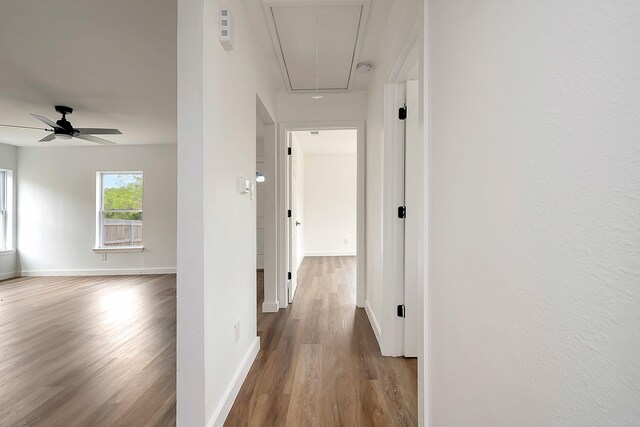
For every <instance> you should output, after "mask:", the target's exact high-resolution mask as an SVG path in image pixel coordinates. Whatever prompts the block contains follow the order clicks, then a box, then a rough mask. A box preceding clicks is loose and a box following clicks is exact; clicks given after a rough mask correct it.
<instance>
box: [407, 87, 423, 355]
mask: <svg viewBox="0 0 640 427" xmlns="http://www.w3.org/2000/svg"><path fill="white" fill-rule="evenodd" d="M418 87H419V86H418V81H416V80H409V81H407V85H406V90H407V93H406V105H407V119H406V121H405V149H404V158H405V168H404V172H405V173H404V196H405V206H406V207H407V216H406V219H405V221H404V236H405V238H404V305H405V318H404V355H405V357H418V354H419V351H420V345H421V342H422V328H421V317H422V304H421V301H422V297H421V295H422V294H421V291H420V290H421V289H422V264H423V262H422V254H423V236H422V235H423V231H422V229H423V226H422V211H423V208H422V206H423V194H424V193H423V184H422V183H423V170H424V167H423V164H422V159H423V148H422V147H423V144H422V141H421V140H420V123H419V108H420V107H419V92H418Z"/></svg>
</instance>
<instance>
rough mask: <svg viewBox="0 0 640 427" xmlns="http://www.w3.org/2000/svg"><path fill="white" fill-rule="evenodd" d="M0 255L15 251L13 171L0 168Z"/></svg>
mask: <svg viewBox="0 0 640 427" xmlns="http://www.w3.org/2000/svg"><path fill="white" fill-rule="evenodd" d="M0 187H2V189H0V254H10V253H13V252H14V251H15V247H14V239H13V236H14V232H13V230H14V227H13V208H14V203H13V171H12V170H11V169H3V168H0Z"/></svg>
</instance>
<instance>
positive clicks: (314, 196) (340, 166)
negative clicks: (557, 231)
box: [304, 141, 357, 256]
mask: <svg viewBox="0 0 640 427" xmlns="http://www.w3.org/2000/svg"><path fill="white" fill-rule="evenodd" d="M353 143H354V144H355V143H356V141H353ZM304 176H305V179H304V193H305V200H304V205H305V223H304V224H305V239H304V253H305V254H306V255H307V256H334V255H355V254H356V202H357V198H356V195H357V192H356V190H357V188H356V182H357V156H356V155H354V154H306V155H305V169H304ZM345 239H346V240H347V243H346V244H345V243H344V240H345Z"/></svg>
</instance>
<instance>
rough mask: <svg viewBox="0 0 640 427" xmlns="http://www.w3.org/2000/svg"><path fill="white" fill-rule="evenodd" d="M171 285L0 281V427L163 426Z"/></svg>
mask: <svg viewBox="0 0 640 427" xmlns="http://www.w3.org/2000/svg"><path fill="white" fill-rule="evenodd" d="M175 351H176V278H175V275H162V276H120V277H39V278H20V279H12V280H5V281H3V282H0V426H65V427H70V426H154V427H155V426H173V425H175V381H176V365H175Z"/></svg>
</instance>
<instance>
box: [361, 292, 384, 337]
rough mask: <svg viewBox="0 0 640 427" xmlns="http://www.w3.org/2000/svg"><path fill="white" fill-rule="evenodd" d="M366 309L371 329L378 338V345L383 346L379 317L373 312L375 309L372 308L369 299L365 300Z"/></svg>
mask: <svg viewBox="0 0 640 427" xmlns="http://www.w3.org/2000/svg"><path fill="white" fill-rule="evenodd" d="M364 311H365V313H367V317H368V318H369V323H371V329H373V333H374V334H375V336H376V339H377V340H378V345H379V346H380V348H382V339H381V337H382V330H381V329H380V324H379V323H378V319H376V315H375V314H373V309H372V308H371V304H369V300H366V301H365V302H364Z"/></svg>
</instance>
